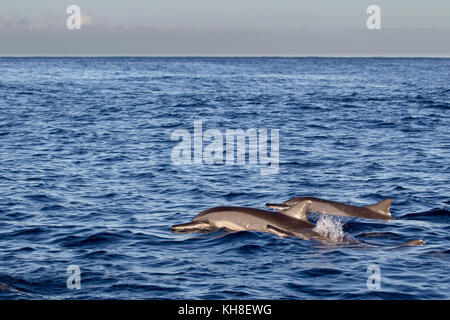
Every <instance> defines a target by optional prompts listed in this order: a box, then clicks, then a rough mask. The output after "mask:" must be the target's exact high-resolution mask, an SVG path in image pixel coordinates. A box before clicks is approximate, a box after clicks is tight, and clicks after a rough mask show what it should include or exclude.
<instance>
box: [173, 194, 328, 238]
mask: <svg viewBox="0 0 450 320" xmlns="http://www.w3.org/2000/svg"><path fill="white" fill-rule="evenodd" d="M309 204H310V202H309V201H303V202H301V203H298V204H297V205H295V206H293V207H292V208H290V209H289V210H286V211H285V212H283V214H278V213H274V212H271V211H266V210H260V209H253V208H246V207H215V208H211V209H208V210H205V211H202V212H200V213H199V214H198V215H197V216H196V217H194V219H192V221H191V222H188V223H184V224H179V225H174V226H172V231H174V232H196V231H209V230H215V229H222V228H225V229H228V230H232V231H262V232H269V233H272V234H275V235H277V236H280V237H287V236H294V237H299V238H301V239H304V240H309V239H320V238H323V236H321V235H320V234H319V233H317V232H315V231H314V230H313V228H314V227H315V225H314V224H312V223H311V222H309V221H308V219H307V217H306V213H307V210H308V205H309Z"/></svg>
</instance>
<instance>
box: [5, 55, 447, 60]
mask: <svg viewBox="0 0 450 320" xmlns="http://www.w3.org/2000/svg"><path fill="white" fill-rule="evenodd" d="M0 58H440V59H448V58H450V54H449V55H417V56H416V55H26V54H25V55H1V54H0Z"/></svg>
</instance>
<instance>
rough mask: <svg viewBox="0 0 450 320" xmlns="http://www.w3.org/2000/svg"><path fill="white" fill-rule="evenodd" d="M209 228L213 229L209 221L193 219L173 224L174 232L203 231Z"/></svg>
mask: <svg viewBox="0 0 450 320" xmlns="http://www.w3.org/2000/svg"><path fill="white" fill-rule="evenodd" d="M209 229H211V225H210V224H209V223H207V222H201V221H191V222H188V223H183V224H175V225H173V226H172V232H201V231H205V230H209Z"/></svg>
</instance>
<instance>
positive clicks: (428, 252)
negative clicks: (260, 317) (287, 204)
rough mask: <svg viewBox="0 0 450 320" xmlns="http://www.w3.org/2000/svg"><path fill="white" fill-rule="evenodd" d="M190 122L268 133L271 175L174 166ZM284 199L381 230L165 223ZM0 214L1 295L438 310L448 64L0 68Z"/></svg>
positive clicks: (343, 61) (319, 61) (14, 62)
mask: <svg viewBox="0 0 450 320" xmlns="http://www.w3.org/2000/svg"><path fill="white" fill-rule="evenodd" d="M194 121H202V126H203V132H204V131H206V130H208V129H216V130H218V131H219V132H221V133H225V131H226V129H242V130H247V129H250V128H259V129H268V130H269V131H268V132H272V130H279V169H278V172H277V173H273V174H266V175H262V174H261V168H262V165H261V164H259V163H258V164H247V165H231V164H230V163H223V164H220V163H213V164H208V163H202V164H198V163H197V164H194V163H192V164H189V163H186V164H183V165H175V164H174V162H173V159H172V151H173V149H174V147H176V146H177V145H178V143H179V142H178V141H172V139H171V137H172V134H173V133H174V131H175V130H177V129H184V130H187V131H188V132H190V133H191V134H192V135H193V134H194ZM205 144H206V143H205ZM294 196H316V197H322V198H326V199H330V200H334V201H341V202H345V203H349V204H353V205H368V204H373V203H375V202H378V201H380V200H383V199H385V198H393V199H394V202H393V204H392V207H391V213H392V215H393V216H394V217H395V220H392V221H390V222H386V221H378V220H364V219H349V218H337V217H336V218H332V219H330V218H328V219H327V218H323V217H321V216H318V215H312V216H311V217H310V219H311V220H312V221H317V223H318V226H319V227H320V228H318V230H319V231H321V232H325V233H327V234H329V235H332V236H334V238H336V237H339V236H342V235H344V236H345V237H348V238H353V239H356V240H359V241H361V243H362V244H363V245H358V244H342V243H340V242H338V241H337V242H333V241H330V243H318V242H314V241H304V240H300V239H296V238H279V237H277V236H274V235H272V234H268V233H259V232H235V233H233V232H225V231H223V230H221V231H216V232H211V233H207V234H202V233H200V234H198V233H197V234H173V233H172V232H171V229H170V226H171V225H173V224H178V223H185V222H188V221H190V220H191V219H192V218H193V217H194V216H195V215H196V214H197V213H199V212H200V211H202V210H205V209H208V208H210V207H213V206H219V205H221V206H222V205H233V206H249V207H254V208H260V209H264V208H265V203H266V202H281V201H285V200H288V199H289V198H291V197H294ZM0 217H1V218H0V283H2V284H4V285H6V286H9V287H10V288H12V289H13V290H12V291H1V290H0V298H1V299H449V298H450V290H449V283H450V276H449V266H450V263H449V262H450V259H449V258H450V251H449V246H450V237H449V232H450V225H449V222H450V59H425V58H424V59H421V58H417V59H416V58H408V59H406V58H0ZM332 238H333V237H332ZM414 239H423V240H424V241H425V242H426V245H424V246H407V247H398V245H399V244H401V243H403V242H406V241H410V240H414ZM73 265H75V266H76V267H75V268H77V267H78V268H79V270H80V272H81V274H80V289H77V288H76V286H75V288H73V287H74V284H76V283H77V282H76V274H72V273H70V272H69V273H68V272H67V269H68V267H69V266H73ZM72 268H73V267H72ZM70 270H73V269H70V268H69V271H70ZM374 277H375V278H374ZM74 279H75V280H74ZM377 279H378V280H379V281H378V280H377ZM68 284H69V285H68Z"/></svg>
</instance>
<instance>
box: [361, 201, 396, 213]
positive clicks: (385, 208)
mask: <svg viewBox="0 0 450 320" xmlns="http://www.w3.org/2000/svg"><path fill="white" fill-rule="evenodd" d="M392 201H393V200H392V199H386V200H383V201H380V202H378V203H375V204H372V205H370V206H364V208H367V209H369V210H371V211H375V212H377V213H379V214H382V215H385V216H387V217H390V218H392V215H391V213H390V211H389V209H390V207H391V203H392Z"/></svg>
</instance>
